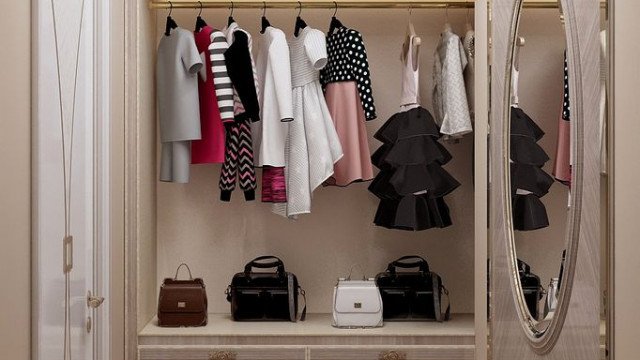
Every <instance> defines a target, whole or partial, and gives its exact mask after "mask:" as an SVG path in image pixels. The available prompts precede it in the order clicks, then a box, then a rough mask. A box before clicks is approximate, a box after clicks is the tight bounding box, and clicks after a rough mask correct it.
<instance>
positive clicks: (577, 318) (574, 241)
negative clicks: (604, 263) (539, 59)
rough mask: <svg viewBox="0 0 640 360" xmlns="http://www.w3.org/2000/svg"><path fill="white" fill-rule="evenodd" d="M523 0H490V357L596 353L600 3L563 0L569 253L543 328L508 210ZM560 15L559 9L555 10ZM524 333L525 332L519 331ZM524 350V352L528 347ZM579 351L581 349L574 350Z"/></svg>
mask: <svg viewBox="0 0 640 360" xmlns="http://www.w3.org/2000/svg"><path fill="white" fill-rule="evenodd" d="M524 2H526V1H525V0H492V4H491V6H492V19H491V20H492V38H493V42H492V55H493V56H492V59H493V66H492V84H493V86H492V88H491V93H492V96H491V97H492V101H491V104H492V108H493V110H492V115H491V118H492V124H491V138H490V143H491V152H490V155H491V158H490V163H491V171H492V173H493V174H496V175H495V176H494V178H493V179H492V184H491V206H490V218H491V221H490V238H491V239H492V257H491V265H492V266H491V284H490V286H491V329H492V330H491V336H492V345H493V346H492V353H493V354H494V356H496V357H495V358H496V359H514V358H518V359H520V360H526V359H539V357H540V356H545V358H549V359H553V358H557V359H565V358H566V357H564V355H566V353H567V352H572V353H573V354H575V357H574V358H576V359H581V360H582V359H596V358H597V356H598V354H599V341H598V339H599V327H600V317H599V315H600V295H599V294H600V283H599V245H600V244H599V238H598V235H599V231H598V223H599V220H600V218H599V212H600V203H599V196H598V195H599V191H600V189H599V171H598V170H597V164H598V156H599V154H598V151H597V150H596V148H597V147H596V146H589V144H595V143H597V139H598V125H597V124H598V118H597V114H598V111H597V110H598V106H599V105H598V104H599V102H598V100H597V99H598V97H599V85H598V84H599V71H600V70H599V61H600V57H599V53H598V50H599V44H600V42H599V31H600V21H599V11H600V10H599V1H598V0H579V1H576V0H561V1H560V3H561V6H562V9H563V10H564V11H563V12H564V16H565V38H566V41H567V61H568V63H569V76H570V82H569V86H570V87H571V92H570V101H571V111H572V119H571V121H572V122H573V124H574V126H575V131H574V134H575V135H576V138H575V139H574V140H575V141H573V142H572V148H573V151H574V154H575V155H576V157H575V159H574V162H575V163H574V165H573V168H572V174H574V176H573V179H572V196H571V209H570V210H569V214H568V221H567V227H566V231H565V238H564V240H565V243H566V244H567V256H566V263H565V268H564V274H563V279H565V280H563V282H562V285H561V288H560V289H559V298H558V307H557V310H556V312H555V314H554V317H553V319H551V321H550V322H549V324H548V326H547V327H546V329H542V330H541V329H539V328H538V327H539V322H538V321H537V320H535V319H533V318H532V317H531V315H530V314H529V311H528V308H527V306H526V303H525V301H524V296H523V293H522V289H521V286H520V285H521V284H520V277H519V275H518V271H517V254H516V249H515V234H514V230H513V218H512V212H511V190H510V189H511V179H510V171H509V159H510V151H509V150H510V110H511V106H510V105H511V102H510V96H511V91H510V89H511V70H512V64H513V58H514V54H515V46H516V43H515V40H516V37H517V34H518V27H519V23H520V16H521V13H522V8H523V3H524ZM559 15H560V14H559ZM518 334H520V335H524V336H518ZM526 349H528V350H526ZM577 349H579V351H577Z"/></svg>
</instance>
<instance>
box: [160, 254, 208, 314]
mask: <svg viewBox="0 0 640 360" xmlns="http://www.w3.org/2000/svg"><path fill="white" fill-rule="evenodd" d="M183 266H184V267H186V268H187V271H188V272H189V280H178V272H179V271H180V268H181V267H183ZM158 325H159V326H166V327H181V326H205V325H207V291H206V289H205V286H204V281H202V279H201V278H196V279H194V278H193V276H191V269H189V266H188V265H187V264H185V263H182V264H180V265H179V266H178V268H177V269H176V275H175V276H174V277H173V278H166V279H164V281H163V282H162V285H161V286H160V295H159V296H158Z"/></svg>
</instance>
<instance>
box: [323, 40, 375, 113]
mask: <svg viewBox="0 0 640 360" xmlns="http://www.w3.org/2000/svg"><path fill="white" fill-rule="evenodd" d="M327 53H328V55H329V60H328V63H327V65H326V66H325V67H324V69H322V71H321V72H320V82H321V83H322V88H323V89H325V88H326V86H327V84H329V83H332V82H339V81H355V82H356V85H357V87H358V93H359V94H360V100H361V102H362V108H363V110H364V114H365V118H366V119H367V120H373V119H375V118H376V117H377V115H376V107H375V104H374V103H373V90H372V88H371V76H370V75H371V74H370V71H369V62H368V61H367V51H366V50H365V48H364V41H363V40H362V35H360V33H359V32H358V31H356V30H353V29H349V28H346V27H340V28H338V29H336V30H335V32H334V33H333V34H329V35H328V36H327Z"/></svg>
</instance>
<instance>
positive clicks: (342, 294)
mask: <svg viewBox="0 0 640 360" xmlns="http://www.w3.org/2000/svg"><path fill="white" fill-rule="evenodd" d="M352 272H353V267H352V268H351V271H349V276H348V277H347V278H346V279H345V278H339V279H338V284H336V286H335V288H334V290H333V322H332V325H333V326H334V327H338V328H372V327H381V326H382V324H383V322H382V297H381V296H380V291H379V290H378V286H376V282H375V279H373V278H372V279H366V278H365V277H364V276H363V277H362V280H351V273H352Z"/></svg>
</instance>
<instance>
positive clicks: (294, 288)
mask: <svg viewBox="0 0 640 360" xmlns="http://www.w3.org/2000/svg"><path fill="white" fill-rule="evenodd" d="M254 268H258V269H272V268H275V269H276V270H275V271H272V272H253V269H254ZM226 294H227V301H229V302H230V303H231V316H232V317H233V320H235V321H292V322H296V321H298V295H302V296H303V298H304V297H305V293H304V290H302V288H301V287H300V285H299V284H298V278H296V276H295V275H294V274H292V273H289V272H286V271H285V269H284V263H283V262H282V260H280V259H278V258H277V257H275V256H260V257H257V258H255V259H253V260H252V261H250V262H249V263H248V264H247V265H246V266H245V267H244V272H240V273H237V274H235V275H234V276H233V279H232V281H231V285H229V287H228V288H227V291H226ZM304 301H305V305H304V308H303V310H302V313H301V315H300V319H299V320H300V321H304V319H305V317H306V312H307V304H306V298H305V299H304Z"/></svg>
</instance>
